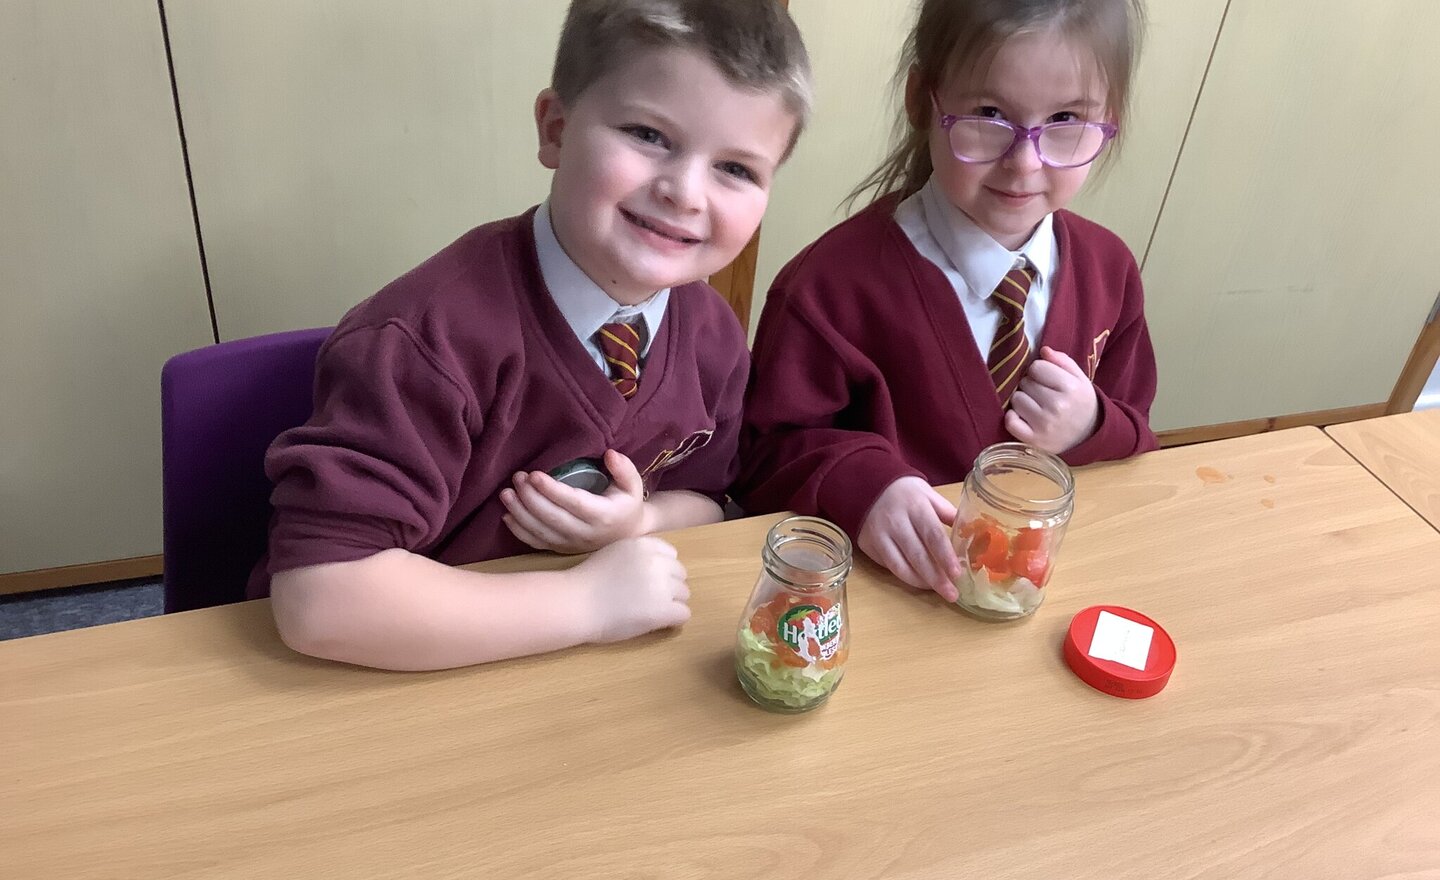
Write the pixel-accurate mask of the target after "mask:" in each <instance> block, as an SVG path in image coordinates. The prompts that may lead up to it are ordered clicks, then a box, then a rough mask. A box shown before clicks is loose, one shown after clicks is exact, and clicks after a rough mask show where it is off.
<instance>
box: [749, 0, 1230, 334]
mask: <svg viewBox="0 0 1440 880" xmlns="http://www.w3.org/2000/svg"><path fill="white" fill-rule="evenodd" d="M1148 7H1149V15H1150V29H1149V33H1148V36H1147V41H1146V44H1145V51H1144V56H1143V57H1142V59H1141V62H1140V67H1139V68H1138V70H1137V71H1136V75H1135V88H1134V98H1133V110H1132V115H1131V120H1130V123H1129V125H1128V126H1127V128H1126V133H1125V136H1124V137H1125V144H1124V148H1123V150H1122V151H1121V153H1120V155H1119V157H1118V158H1117V161H1115V162H1112V163H1111V165H1110V167H1109V168H1108V170H1107V171H1106V173H1105V174H1104V175H1103V176H1100V175H1097V176H1096V179H1095V180H1094V181H1092V183H1091V185H1090V186H1089V188H1088V189H1087V191H1086V192H1084V193H1082V194H1081V196H1080V197H1079V198H1078V199H1077V200H1076V202H1075V204H1074V205H1073V207H1074V208H1075V209H1076V210H1078V211H1080V212H1081V213H1083V214H1085V215H1086V216H1087V217H1090V218H1092V219H1094V220H1096V221H1098V222H1100V223H1103V224H1105V225H1106V226H1109V227H1110V228H1111V229H1113V230H1115V231H1116V232H1117V233H1118V234H1119V235H1120V236H1121V237H1123V238H1124V239H1125V240H1126V242H1127V243H1129V245H1130V247H1131V249H1132V250H1134V251H1135V253H1136V256H1137V258H1138V257H1140V256H1141V255H1142V254H1143V253H1144V249H1145V245H1146V242H1147V240H1148V238H1149V236H1150V232H1151V230H1152V229H1153V227H1154V225H1155V218H1156V217H1157V216H1158V214H1159V211H1160V203H1161V201H1162V200H1163V198H1164V194H1165V186H1166V183H1167V182H1168V181H1169V179H1170V172H1171V170H1172V168H1173V167H1174V164H1175V157H1176V155H1177V153H1178V152H1179V149H1180V142H1181V140H1182V139H1183V137H1184V134H1185V125H1186V123H1187V122H1188V120H1189V117H1190V111H1191V108H1192V107H1193V106H1194V104H1195V98H1196V96H1197V95H1198V93H1199V91H1200V83H1201V80H1202V79H1203V77H1204V73H1205V63H1206V61H1207V59H1208V58H1209V55H1210V49H1211V47H1212V45H1213V44H1214V41H1215V33H1216V31H1217V29H1218V28H1219V24H1220V18H1221V15H1222V14H1223V12H1224V7H1225V2H1224V0H1149V3H1148ZM914 9H915V6H914V4H913V3H908V2H907V3H901V2H895V0H792V2H791V4H790V11H791V13H792V14H793V15H794V16H795V19H796V21H797V22H798V23H799V25H800V28H801V30H802V32H803V33H804V35H805V41H806V45H807V46H808V47H809V49H810V55H811V58H812V61H813V63H814V65H815V78H816V89H817V92H818V100H817V104H816V113H815V121H814V124H813V125H812V126H811V128H810V130H809V131H808V132H807V133H806V134H805V137H804V139H803V140H802V141H801V142H800V145H799V147H797V148H796V151H795V156H794V157H793V158H792V159H791V161H790V163H789V164H788V165H787V166H786V167H785V168H784V170H783V171H782V172H781V174H780V177H779V178H778V180H777V182H776V186H775V191H774V194H773V196H772V198H771V201H770V210H769V213H768V214H767V215H766V218H765V225H764V227H763V230H762V236H761V241H760V260H759V268H758V272H757V276H756V279H755V307H754V310H753V311H752V313H751V314H752V316H753V317H752V321H753V320H756V319H758V317H759V314H760V305H761V304H762V303H763V301H764V293H765V291H766V290H767V289H768V288H769V286H770V282H771V281H772V280H773V279H774V277H775V274H776V273H777V272H779V270H780V268H781V267H782V266H784V265H785V263H786V262H788V261H789V259H790V258H791V257H792V256H794V255H795V254H796V253H797V252H798V251H799V250H800V249H801V248H803V247H805V245H807V244H809V243H810V242H811V241H814V240H815V239H816V238H817V237H818V236H819V235H820V234H821V233H822V232H824V231H825V230H826V229H828V228H829V227H831V226H833V225H834V224H835V223H837V222H839V220H840V219H842V217H843V216H844V214H843V213H842V211H841V209H840V207H839V203H840V202H841V201H842V200H843V199H844V198H845V195H846V194H847V193H849V191H850V190H851V189H852V188H853V187H854V186H855V184H856V183H858V182H859V181H860V179H861V178H862V177H864V176H865V175H866V174H867V173H868V172H869V171H870V169H871V168H873V167H874V166H875V165H876V164H878V163H879V161H880V160H881V158H883V156H884V155H885V152H886V148H887V146H888V144H889V141H890V135H891V132H892V125H893V120H894V119H895V118H896V114H897V112H898V110H897V105H896V103H895V101H894V100H892V88H891V83H892V81H893V78H894V73H895V65H896V63H897V59H898V57H899V52H900V47H901V44H902V43H903V42H904V39H905V36H906V34H907V33H908V31H909V28H910V26H911V24H912V21H913V16H914Z"/></svg>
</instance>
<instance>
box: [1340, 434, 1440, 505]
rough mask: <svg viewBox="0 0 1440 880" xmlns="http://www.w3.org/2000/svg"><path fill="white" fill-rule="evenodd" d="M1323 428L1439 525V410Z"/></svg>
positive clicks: (1397, 492)
mask: <svg viewBox="0 0 1440 880" xmlns="http://www.w3.org/2000/svg"><path fill="white" fill-rule="evenodd" d="M1325 431H1326V433H1328V434H1329V435H1330V436H1331V438H1332V439H1334V441H1335V442H1336V443H1339V444H1340V445H1341V446H1343V447H1345V449H1346V451H1348V452H1349V453H1350V454H1351V455H1353V456H1355V458H1356V459H1358V460H1359V461H1360V463H1361V464H1363V465H1364V466H1365V467H1366V468H1367V469H1368V470H1369V471H1370V473H1372V474H1374V475H1375V477H1376V478H1377V479H1379V480H1380V482H1382V483H1384V484H1385V485H1387V486H1389V487H1390V488H1391V489H1393V490H1394V491H1395V494H1396V495H1399V496H1400V497H1401V498H1403V499H1404V500H1405V503H1406V504H1408V505H1410V506H1411V507H1413V508H1415V512H1416V513H1418V514H1420V515H1421V516H1423V517H1425V519H1427V520H1429V521H1430V524H1431V525H1432V526H1435V528H1437V529H1440V409H1432V410H1421V411H1419V412H1410V413H1402V414H1400V415H1396V416H1383V417H1381V418H1378V419H1365V420H1364V421H1359V422H1347V423H1345V424H1343V425H1332V426H1331V427H1329V428H1326V429H1325Z"/></svg>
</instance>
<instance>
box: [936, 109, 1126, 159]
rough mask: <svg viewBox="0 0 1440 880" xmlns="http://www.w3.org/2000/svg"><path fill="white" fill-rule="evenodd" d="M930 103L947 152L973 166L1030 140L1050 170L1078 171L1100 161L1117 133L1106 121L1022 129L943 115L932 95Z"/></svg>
mask: <svg viewBox="0 0 1440 880" xmlns="http://www.w3.org/2000/svg"><path fill="white" fill-rule="evenodd" d="M930 100H931V101H932V102H934V104H935V112H936V113H938V114H940V127H941V128H942V129H944V130H945V133H946V134H947V135H948V136H949V138H950V152H952V153H954V154H955V158H956V159H958V160H960V161H961V162H966V163H968V164H972V165H979V164H984V163H986V162H995V161H997V160H999V159H1003V158H1005V157H1006V156H1008V155H1010V151H1011V150H1014V149H1015V147H1016V146H1017V145H1019V144H1020V143H1021V142H1022V141H1030V142H1031V143H1033V144H1034V145H1035V152H1036V154H1037V155H1039V157H1040V161H1041V162H1043V163H1044V164H1046V165H1048V166H1050V167H1051V168H1079V167H1080V166H1082V165H1089V164H1090V163H1091V162H1094V161H1095V160H1096V159H1097V158H1099V156H1100V153H1101V152H1103V151H1104V149H1105V145H1106V144H1108V143H1109V142H1110V139H1111V138H1113V137H1115V133H1116V132H1117V131H1119V129H1118V128H1116V127H1115V126H1114V125H1112V124H1111V123H1108V122H1047V123H1045V124H1044V125H1037V126H1035V127H1034V128H1025V127H1024V126H1020V125H1015V124H1014V123H1012V122H1009V121H1007V120H1004V119H994V118H992V117H989V116H955V115H953V114H950V113H946V112H945V111H944V110H941V109H940V99H939V98H938V97H936V96H935V93H934V92H931V93H930Z"/></svg>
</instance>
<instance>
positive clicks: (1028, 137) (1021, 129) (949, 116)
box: [930, 91, 1120, 169]
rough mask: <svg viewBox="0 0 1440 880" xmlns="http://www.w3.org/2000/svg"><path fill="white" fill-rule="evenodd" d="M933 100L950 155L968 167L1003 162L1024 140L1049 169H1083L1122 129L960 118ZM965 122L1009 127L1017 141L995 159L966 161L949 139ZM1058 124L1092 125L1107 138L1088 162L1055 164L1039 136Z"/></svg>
mask: <svg viewBox="0 0 1440 880" xmlns="http://www.w3.org/2000/svg"><path fill="white" fill-rule="evenodd" d="M930 101H931V103H933V104H934V105H935V112H936V113H938V114H940V128H941V129H943V130H944V132H945V139H946V140H947V141H950V155H952V156H954V157H955V161H957V162H964V163H965V164H966V165H988V164H990V163H991V162H999V161H1000V160H1001V159H1004V158H1005V157H1006V156H1008V155H1010V154H1011V153H1013V152H1015V148H1016V147H1017V146H1019V145H1020V142H1021V141H1029V142H1030V143H1032V144H1034V145H1035V155H1036V156H1037V157H1038V158H1039V159H1040V164H1042V165H1044V166H1045V167H1047V168H1065V169H1068V168H1084V167H1085V166H1086V165H1089V164H1090V163H1091V162H1094V161H1095V160H1096V159H1099V158H1100V154H1101V153H1103V152H1105V147H1106V146H1107V145H1108V144H1109V143H1110V141H1112V140H1114V139H1115V135H1116V134H1118V133H1119V131H1120V127H1119V126H1117V125H1116V124H1115V123H1113V122H1079V121H1076V122H1042V123H1040V124H1039V125H1036V126H1033V127H1030V128H1026V127H1025V126H1023V125H1016V124H1015V123H1013V122H1011V121H1010V120H1008V119H997V118H995V117H993V116H968V115H963V114H960V115H957V114H955V113H946V112H945V111H944V110H942V109H940V97H939V96H938V95H936V94H935V93H934V92H933V91H932V92H931V93H930ZM962 120H976V121H981V122H989V123H994V124H998V125H1003V126H1005V127H1006V128H1008V129H1010V131H1011V132H1012V133H1013V134H1014V135H1015V139H1014V140H1012V141H1011V142H1010V146H1008V147H1006V148H1005V151H1004V152H1002V153H1001V154H1000V155H998V156H996V157H995V158H994V159H969V158H966V157H965V156H961V155H960V154H959V153H956V152H955V142H954V141H953V140H950V130H951V129H952V128H954V127H955V123H957V122H960V121H962ZM1057 125H1084V126H1090V127H1092V128H1098V129H1100V133H1101V134H1102V135H1104V138H1103V139H1102V140H1101V141H1100V148H1099V149H1097V150H1096V151H1095V155H1093V156H1091V157H1090V158H1089V159H1086V160H1085V161H1084V162H1077V163H1076V164H1074V165H1065V164H1063V163H1060V162H1052V161H1050V160H1049V159H1047V158H1046V157H1045V152H1044V151H1043V150H1041V149H1040V135H1042V134H1044V133H1045V131H1046V130H1048V129H1050V128H1052V127H1054V126H1057Z"/></svg>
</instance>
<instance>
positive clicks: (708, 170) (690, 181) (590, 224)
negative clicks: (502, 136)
mask: <svg viewBox="0 0 1440 880" xmlns="http://www.w3.org/2000/svg"><path fill="white" fill-rule="evenodd" d="M535 120H536V124H537V127H538V128H539V135H540V162H541V164H543V165H544V166H545V167H547V168H552V169H554V170H555V177H554V181H553V182H552V184H551V187H550V216H551V220H552V223H553V225H554V227H555V236H556V238H558V239H559V240H560V245H561V246H562V247H563V248H564V249H565V252H566V253H567V254H568V255H569V256H570V258H571V259H572V260H574V261H575V263H576V265H578V266H579V267H580V269H581V270H582V271H584V272H585V274H586V275H588V276H590V278H591V279H592V280H594V281H595V283H596V284H598V285H600V287H601V288H603V289H604V290H605V292H606V293H608V294H609V295H610V296H611V297H612V298H613V299H614V300H615V301H616V302H619V303H623V304H635V303H639V302H643V301H644V300H645V299H647V298H649V297H650V296H651V295H652V294H654V293H655V292H656V291H657V290H661V289H663V288H666V287H673V286H675V285H677V284H683V283H686V282H690V281H696V280H699V279H703V278H705V277H707V276H709V275H711V274H713V273H714V272H716V271H718V270H720V269H722V268H724V267H725V266H726V265H727V264H728V263H729V262H730V261H731V260H733V259H735V257H736V256H737V255H738V254H739V253H740V251H741V250H742V249H743V248H744V247H745V244H746V243H747V242H748V241H749V240H750V237H751V236H752V235H754V233H755V229H756V227H758V226H759V224H760V217H761V215H763V214H764V213H765V205H766V203H767V202H768V201H769V198H770V183H771V180H772V179H773V178H774V175H775V170H776V168H778V167H779V165H780V162H781V159H782V158H783V157H784V155H785V150H786V148H787V147H788V146H789V144H790V137H791V134H792V133H793V132H794V130H795V122H796V121H795V117H794V116H793V115H791V113H790V112H789V110H788V109H786V107H785V104H784V102H783V101H782V100H781V98H780V97H779V95H778V94H775V93H773V92H751V91H745V90H743V89H739V88H736V87H735V86H733V85H731V84H730V83H729V82H728V81H726V79H725V78H724V76H722V75H721V73H720V71H719V70H717V69H716V68H715V66H714V65H713V64H711V63H710V61H709V60H707V59H706V58H705V57H704V56H703V55H700V54H699V53H696V52H694V51H690V50H685V49H665V50H657V51H649V52H642V53H640V54H639V55H637V57H636V58H635V59H634V60H632V61H630V62H628V63H626V64H623V65H621V66H620V67H618V68H617V69H615V70H613V71H611V72H610V73H609V74H608V75H606V76H604V77H602V78H601V79H600V80H598V81H596V82H595V83H594V84H592V85H591V86H590V88H589V89H587V90H586V91H585V92H584V93H582V94H581V95H580V97H579V98H578V99H577V100H576V101H574V102H573V103H572V104H571V105H570V106H564V105H562V103H561V101H560V99H559V97H558V96H557V95H556V94H555V93H554V92H553V91H551V90H549V89H546V90H545V91H543V92H541V93H540V96H539V97H538V98H537V99H536V101H535Z"/></svg>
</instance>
